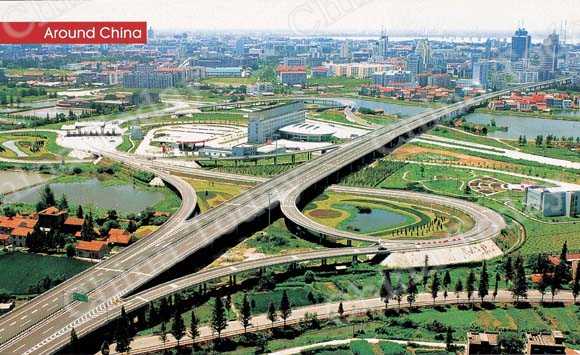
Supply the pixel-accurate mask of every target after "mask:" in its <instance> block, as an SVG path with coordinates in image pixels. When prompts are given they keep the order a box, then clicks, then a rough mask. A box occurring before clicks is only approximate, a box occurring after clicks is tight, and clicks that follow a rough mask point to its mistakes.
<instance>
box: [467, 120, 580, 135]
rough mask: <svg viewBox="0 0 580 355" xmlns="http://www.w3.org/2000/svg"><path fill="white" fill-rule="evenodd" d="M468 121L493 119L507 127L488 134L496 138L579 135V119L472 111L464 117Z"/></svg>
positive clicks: (488, 121)
mask: <svg viewBox="0 0 580 355" xmlns="http://www.w3.org/2000/svg"><path fill="white" fill-rule="evenodd" d="M465 119H466V120H467V121H468V122H471V123H479V124H489V123H490V122H491V120H495V122H496V125H497V126H498V127H508V130H507V132H505V131H494V132H490V133H489V134H488V135H489V136H490V137H496V138H506V139H518V137H519V136H526V137H527V138H528V141H529V140H530V138H535V137H536V136H538V135H544V136H547V135H548V134H552V135H555V136H557V137H562V136H564V137H570V136H572V137H580V121H578V122H576V121H565V120H551V119H550V120H547V119H541V118H534V117H522V116H511V115H509V114H508V115H501V116H500V115H490V114H486V113H472V114H469V115H467V116H466V117H465Z"/></svg>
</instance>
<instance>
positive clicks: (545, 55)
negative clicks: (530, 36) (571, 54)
mask: <svg viewBox="0 0 580 355" xmlns="http://www.w3.org/2000/svg"><path fill="white" fill-rule="evenodd" d="M540 48H541V52H540V60H541V64H540V69H541V78H540V79H541V80H549V79H551V78H553V77H554V75H555V73H556V71H557V70H558V55H559V54H560V36H559V35H558V34H557V33H555V32H554V33H552V34H550V35H549V36H548V38H546V39H545V40H544V42H543V43H542V46H541V47H540Z"/></svg>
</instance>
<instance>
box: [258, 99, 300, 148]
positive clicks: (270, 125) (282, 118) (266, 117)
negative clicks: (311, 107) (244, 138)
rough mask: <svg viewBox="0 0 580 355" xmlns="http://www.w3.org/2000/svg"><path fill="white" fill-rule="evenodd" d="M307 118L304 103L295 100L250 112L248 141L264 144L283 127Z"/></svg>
mask: <svg viewBox="0 0 580 355" xmlns="http://www.w3.org/2000/svg"><path fill="white" fill-rule="evenodd" d="M304 120H306V110H305V109H304V103H303V102H301V101H295V102H291V103H288V104H282V105H277V106H274V107H268V108H264V109H261V110H257V111H254V112H250V113H249V114H248V143H252V144H262V143H265V142H266V141H268V140H271V139H273V138H274V135H275V133H276V132H277V131H278V130H279V129H280V128H282V127H284V126H288V125H292V124H295V123H301V122H304Z"/></svg>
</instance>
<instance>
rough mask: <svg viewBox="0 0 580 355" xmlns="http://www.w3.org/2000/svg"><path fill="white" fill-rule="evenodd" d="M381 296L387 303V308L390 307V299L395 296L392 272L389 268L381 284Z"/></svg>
mask: <svg viewBox="0 0 580 355" xmlns="http://www.w3.org/2000/svg"><path fill="white" fill-rule="evenodd" d="M380 297H381V298H382V299H383V302H384V303H385V308H388V307H389V300H390V299H391V298H392V297H393V286H392V285H391V274H390V272H389V271H388V270H385V272H384V273H383V284H382V285H381V290H380Z"/></svg>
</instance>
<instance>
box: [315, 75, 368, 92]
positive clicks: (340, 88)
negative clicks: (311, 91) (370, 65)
mask: <svg viewBox="0 0 580 355" xmlns="http://www.w3.org/2000/svg"><path fill="white" fill-rule="evenodd" d="M371 83H372V81H371V80H370V79H355V78H346V77H340V76H333V77H328V78H309V79H308V80H307V85H308V86H310V87H312V86H324V87H325V88H324V91H326V92H333V93H350V94H352V93H356V92H357V91H358V89H359V87H361V86H362V85H369V84H371Z"/></svg>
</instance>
